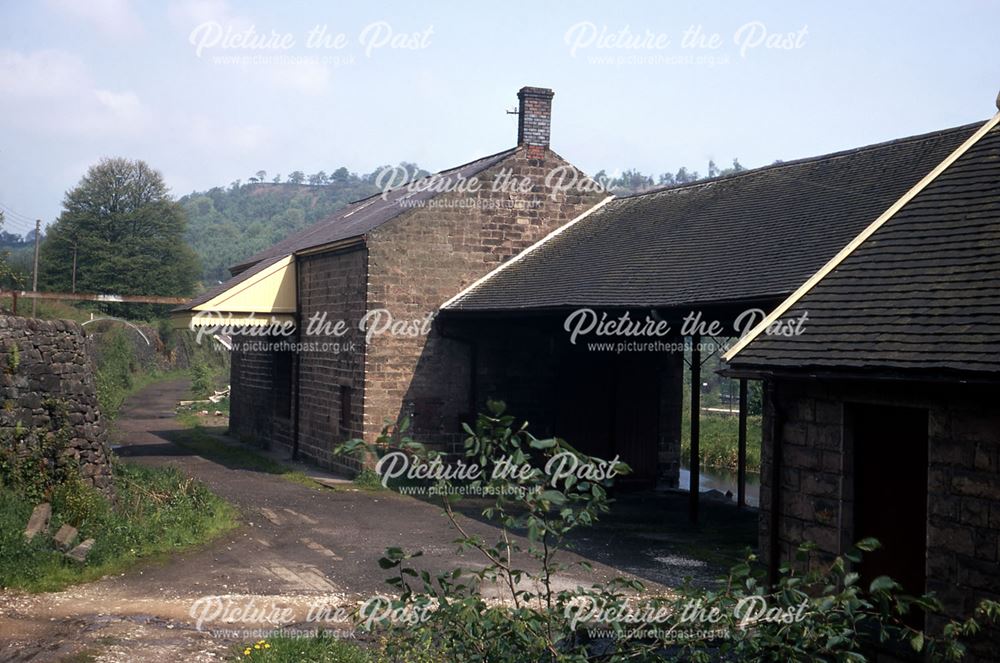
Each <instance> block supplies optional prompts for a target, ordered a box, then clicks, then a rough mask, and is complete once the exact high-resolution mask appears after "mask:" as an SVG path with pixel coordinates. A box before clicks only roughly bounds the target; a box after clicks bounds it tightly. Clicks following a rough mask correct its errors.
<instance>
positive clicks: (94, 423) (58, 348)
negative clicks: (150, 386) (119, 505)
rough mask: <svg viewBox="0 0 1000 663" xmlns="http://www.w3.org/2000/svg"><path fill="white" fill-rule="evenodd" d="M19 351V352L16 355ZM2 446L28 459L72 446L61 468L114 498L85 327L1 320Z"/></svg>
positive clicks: (61, 459) (62, 455)
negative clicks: (46, 449) (50, 446)
mask: <svg viewBox="0 0 1000 663" xmlns="http://www.w3.org/2000/svg"><path fill="white" fill-rule="evenodd" d="M15 348H16V350H15ZM0 352H2V355H0V356H2V363H0V401H2V403H3V407H2V408H0V438H2V440H3V444H4V445H14V447H15V448H16V449H17V450H18V453H22V454H27V453H29V452H30V450H31V449H32V448H35V449H38V448H40V447H41V446H42V445H46V443H47V442H49V443H52V442H53V441H56V440H58V442H59V443H60V444H65V446H64V448H63V449H62V451H61V453H60V455H59V458H58V459H56V461H55V462H58V463H64V464H68V465H69V466H71V467H74V468H78V470H79V474H80V476H81V478H82V479H83V480H84V481H86V482H87V483H89V484H91V485H93V486H94V487H96V488H97V489H98V490H101V491H102V492H104V493H105V494H108V495H110V494H112V493H113V484H112V479H111V468H110V465H109V458H110V453H111V452H110V449H109V447H108V439H107V431H106V429H105V426H104V422H103V420H102V418H101V412H100V409H99V407H98V402H97V386H96V383H95V377H94V364H93V360H92V358H91V355H90V353H89V351H88V343H87V339H86V338H85V336H84V333H83V329H82V328H81V327H80V325H79V324H77V323H75V322H70V321H64V320H56V321H47V320H35V319H31V318H19V317H13V316H0Z"/></svg>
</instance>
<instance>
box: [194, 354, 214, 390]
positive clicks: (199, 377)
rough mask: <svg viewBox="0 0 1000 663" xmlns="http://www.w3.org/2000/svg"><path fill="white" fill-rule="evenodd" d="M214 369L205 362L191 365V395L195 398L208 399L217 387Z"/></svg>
mask: <svg viewBox="0 0 1000 663" xmlns="http://www.w3.org/2000/svg"><path fill="white" fill-rule="evenodd" d="M213 377H214V376H213V374H212V369H211V368H209V366H208V364H206V363H204V362H201V361H199V362H196V363H194V364H192V365H191V393H192V394H194V397H195V398H207V397H208V396H210V395H211V394H212V389H213V388H214V387H215V383H214V379H213Z"/></svg>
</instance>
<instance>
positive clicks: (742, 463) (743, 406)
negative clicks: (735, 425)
mask: <svg viewBox="0 0 1000 663" xmlns="http://www.w3.org/2000/svg"><path fill="white" fill-rule="evenodd" d="M730 402H731V401H730ZM739 417H740V426H739V433H737V447H738V449H737V460H736V467H737V469H736V504H737V506H739V507H740V508H742V507H745V506H746V505H747V379H746V378H740V414H739Z"/></svg>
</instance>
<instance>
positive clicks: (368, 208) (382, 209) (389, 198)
mask: <svg viewBox="0 0 1000 663" xmlns="http://www.w3.org/2000/svg"><path fill="white" fill-rule="evenodd" d="M517 150H518V148H516V147H515V148H511V149H509V150H504V151H503V152H498V153H496V154H491V155H490V156H486V157H483V158H481V159H476V160H475V161H470V162H469V163H466V164H462V165H461V166H456V167H454V168H449V169H448V170H442V171H441V172H439V173H436V175H437V176H438V177H440V178H442V180H439V181H457V180H458V179H459V178H462V179H469V178H471V177H474V176H475V175H478V174H479V173H482V172H483V171H485V170H487V169H489V168H491V167H493V166H495V165H496V164H498V163H500V162H501V161H503V160H504V159H506V158H507V157H509V156H510V155H512V154H514V152H516V151H517ZM413 189H414V190H411V189H409V188H407V187H401V188H398V189H395V190H392V191H390V192H389V193H388V194H387V195H385V196H383V195H382V194H376V195H374V196H370V197H368V198H364V199H362V200H359V201H357V202H353V203H351V204H349V205H347V206H345V207H343V208H342V209H340V210H337V212H336V213H334V214H333V215H332V216H330V217H328V218H326V219H324V220H322V221H319V222H317V223H314V224H313V225H311V226H309V227H308V228H304V229H302V230H300V231H299V232H296V233H293V234H291V235H289V236H288V237H286V238H285V239H283V240H282V241H280V242H278V243H277V244H275V245H274V246H272V247H270V248H268V249H265V250H263V251H261V252H259V253H257V254H255V255H253V256H250V257H249V258H247V259H246V260H244V261H243V262H241V263H240V264H238V265H234V266H233V267H231V268H230V271H231V272H234V274H235V275H234V276H233V277H232V278H231V279H229V280H228V281H225V282H224V283H220V284H219V285H217V286H215V287H213V288H211V289H210V290H209V291H208V292H205V293H202V294H201V295H199V296H197V297H195V298H194V299H192V300H191V301H189V302H187V303H186V304H184V305H182V306H179V307H177V308H175V309H174V310H175V311H186V310H190V309H192V308H193V307H195V306H198V305H199V304H204V303H205V302H207V301H209V300H210V299H212V298H213V297H215V296H217V295H219V294H221V293H223V292H225V291H226V290H229V289H230V288H232V287H233V286H235V285H237V284H239V283H241V282H243V281H244V280H246V279H247V278H249V277H250V276H252V275H253V274H256V273H257V272H259V271H260V270H261V269H264V268H265V267H267V266H268V265H271V264H274V263H275V262H276V261H278V260H280V259H281V258H284V257H285V256H289V255H292V254H293V253H298V252H300V251H306V250H308V249H312V248H316V247H320V246H324V245H326V244H332V243H333V242H337V241H340V240H345V239H350V238H353V237H363V236H364V235H366V234H367V233H369V232H371V231H372V230H374V229H375V228H378V227H379V226H381V225H382V224H384V223H386V222H388V221H391V220H392V219H394V218H396V217H397V216H399V215H400V214H403V213H404V212H408V211H410V210H411V209H413V208H414V207H416V206H417V205H419V204H420V203H421V202H423V201H426V200H430V199H431V198H434V197H435V196H438V195H440V194H441V193H444V192H443V191H440V190H437V188H436V187H433V186H430V187H427V188H424V189H421V188H420V187H419V186H414V187H413Z"/></svg>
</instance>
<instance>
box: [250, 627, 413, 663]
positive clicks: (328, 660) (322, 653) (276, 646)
mask: <svg viewBox="0 0 1000 663" xmlns="http://www.w3.org/2000/svg"><path fill="white" fill-rule="evenodd" d="M232 660H233V661H247V662H250V661H267V662H268V663H371V662H372V658H371V657H370V656H369V654H368V652H366V651H365V650H364V649H362V648H360V647H358V646H357V645H355V644H353V643H349V642H343V641H341V640H337V639H336V638H334V637H331V636H329V635H326V634H323V633H320V634H319V635H317V636H316V637H314V638H290V637H273V638H267V639H266V640H258V641H257V642H252V643H247V644H245V645H240V646H239V647H236V648H235V649H234V654H233V657H232ZM414 663H415V662H414Z"/></svg>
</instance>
